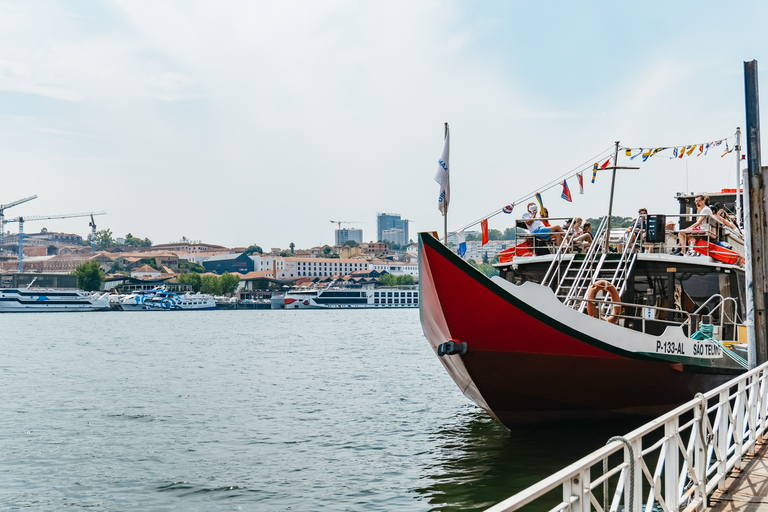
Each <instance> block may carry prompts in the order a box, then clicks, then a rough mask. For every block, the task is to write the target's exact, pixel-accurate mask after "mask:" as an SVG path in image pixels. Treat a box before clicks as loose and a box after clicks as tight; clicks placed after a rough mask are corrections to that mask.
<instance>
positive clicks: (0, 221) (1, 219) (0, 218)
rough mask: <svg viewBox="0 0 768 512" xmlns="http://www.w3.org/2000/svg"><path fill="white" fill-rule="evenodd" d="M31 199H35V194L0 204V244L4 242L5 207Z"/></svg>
mask: <svg viewBox="0 0 768 512" xmlns="http://www.w3.org/2000/svg"><path fill="white" fill-rule="evenodd" d="M33 199H37V196H29V197H25V198H24V199H19V200H18V201H14V202H12V203H8V204H0V245H2V243H3V242H5V209H6V208H10V207H11V206H16V205H17V204H21V203H26V202H27V201H31V200H33Z"/></svg>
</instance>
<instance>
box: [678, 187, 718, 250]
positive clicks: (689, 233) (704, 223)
mask: <svg viewBox="0 0 768 512" xmlns="http://www.w3.org/2000/svg"><path fill="white" fill-rule="evenodd" d="M708 199H709V198H708V197H707V198H705V197H704V196H702V195H698V196H696V198H695V199H694V202H695V203H696V210H697V211H698V213H699V218H698V219H696V222H695V223H694V224H693V225H692V226H690V227H689V228H687V229H684V230H682V231H680V232H679V233H678V234H677V236H678V241H679V242H680V246H681V247H675V248H674V249H672V254H682V253H683V249H687V248H688V242H689V240H688V239H689V238H692V237H696V236H698V237H701V236H709V234H710V231H709V217H710V216H711V215H712V210H711V209H710V208H709V206H707V200H708ZM690 252H691V254H692V255H696V256H698V253H695V252H693V251H690Z"/></svg>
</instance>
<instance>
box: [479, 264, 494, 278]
mask: <svg viewBox="0 0 768 512" xmlns="http://www.w3.org/2000/svg"><path fill="white" fill-rule="evenodd" d="M477 270H479V271H480V272H482V273H483V274H485V275H486V276H488V277H493V276H497V275H499V269H497V268H496V267H494V266H493V265H491V264H490V263H481V264H479V265H478V266H477Z"/></svg>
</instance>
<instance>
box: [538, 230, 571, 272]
mask: <svg viewBox="0 0 768 512" xmlns="http://www.w3.org/2000/svg"><path fill="white" fill-rule="evenodd" d="M572 230H573V222H571V223H570V224H569V225H568V230H567V231H566V232H565V233H563V240H562V241H561V242H560V245H559V246H558V247H557V252H556V253H555V257H554V258H552V263H550V265H549V268H548V269H547V273H546V274H544V279H542V280H541V284H542V285H543V286H549V285H550V284H551V283H552V279H554V278H555V268H557V274H558V276H559V274H560V263H561V262H562V261H563V255H564V254H566V251H565V250H564V248H568V247H570V245H571V241H570V239H569V235H570V234H571V232H572ZM558 282H559V280H558Z"/></svg>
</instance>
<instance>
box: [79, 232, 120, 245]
mask: <svg viewBox="0 0 768 512" xmlns="http://www.w3.org/2000/svg"><path fill="white" fill-rule="evenodd" d="M87 239H88V243H85V241H83V242H84V244H83V245H91V240H93V234H89V235H88V237H87ZM117 245H118V244H117V242H115V239H114V238H113V237H112V230H111V229H102V230H101V231H97V232H96V248H97V249H110V248H112V247H117Z"/></svg>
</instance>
